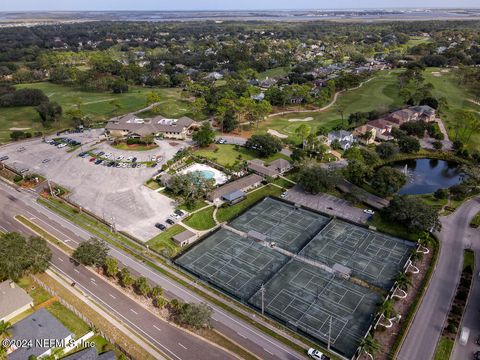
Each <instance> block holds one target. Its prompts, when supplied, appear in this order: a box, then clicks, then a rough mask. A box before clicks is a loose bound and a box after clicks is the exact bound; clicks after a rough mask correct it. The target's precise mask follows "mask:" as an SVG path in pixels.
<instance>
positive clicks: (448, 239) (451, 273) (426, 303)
mask: <svg viewBox="0 0 480 360" xmlns="http://www.w3.org/2000/svg"><path fill="white" fill-rule="evenodd" d="M478 211H480V198H479V197H477V198H476V199H472V200H470V201H467V202H466V203H464V204H463V205H462V206H460V207H459V208H458V209H457V210H456V211H455V212H454V213H453V214H451V215H449V216H446V217H441V222H442V231H441V232H440V233H439V234H437V235H438V237H439V239H440V244H441V246H440V254H439V258H438V262H437V267H436V269H435V272H434V274H433V276H432V279H431V280H430V285H429V287H428V289H427V291H426V293H425V296H424V298H423V301H422V303H421V304H420V307H419V308H418V310H417V313H416V315H415V318H414V320H413V323H412V325H411V327H410V330H409V332H408V334H407V337H406V338H405V341H404V343H403V345H402V347H401V349H400V352H399V354H398V357H397V358H398V359H399V360H412V359H431V358H432V357H433V354H434V352H435V347H436V345H437V342H438V340H439V338H440V335H441V332H442V329H443V325H444V322H445V319H446V316H447V314H448V311H449V310H450V303H451V301H452V298H453V296H454V293H455V290H456V287H457V283H458V281H459V279H460V271H461V268H462V263H463V250H464V248H466V247H470V246H472V247H473V248H475V249H477V250H479V249H480V235H479V232H478V230H477V231H474V230H473V229H471V228H470V227H469V223H470V219H471V218H472V217H473V216H474V215H475V214H476V213H477V212H478ZM477 256H478V253H477ZM478 260H479V259H478V258H477V264H478ZM475 280H476V281H478V280H477V279H475ZM476 291H478V285H477V286H476V288H475V290H474V293H475V292H476ZM479 299H480V298H479V297H475V298H473V297H471V302H470V303H469V309H468V312H469V314H470V316H472V315H471V313H472V312H474V313H475V316H473V317H472V319H474V321H475V326H474V329H477V330H475V331H473V334H472V336H476V335H478V333H479V331H480V321H479V320H480V319H478V301H479ZM470 307H474V310H471V309H470ZM469 346H471V344H469ZM462 351H464V352H463V353H461V352H462ZM468 351H469V349H465V350H461V351H460V350H459V351H456V352H455V357H454V359H462V360H467V359H470V358H471V356H470V355H468V356H466V357H465V354H468Z"/></svg>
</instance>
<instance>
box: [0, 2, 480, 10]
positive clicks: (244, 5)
mask: <svg viewBox="0 0 480 360" xmlns="http://www.w3.org/2000/svg"><path fill="white" fill-rule="evenodd" d="M396 7H397V8H398V7H403V8H405V7H414V8H419V7H456V8H460V7H467V8H468V7H470V8H479V7H480V1H479V0H403V1H398V0H336V1H331V0H328V1H327V0H295V1H292V0H242V1H239V0H233V1H232V0H174V1H171V0H81V1H79V0H14V1H11V0H0V11H32V10H51V11H53V10H57V11H62V10H65V11H69V10H268V9H342V8H343V9H345V8H347V9H351V8H382V9H385V8H396Z"/></svg>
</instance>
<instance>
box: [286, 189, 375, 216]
mask: <svg viewBox="0 0 480 360" xmlns="http://www.w3.org/2000/svg"><path fill="white" fill-rule="evenodd" d="M285 199H287V200H288V201H291V202H294V203H295V204H299V205H303V206H306V207H309V208H310V209H314V210H318V211H321V212H324V213H326V214H330V215H332V216H338V217H340V218H344V219H347V220H351V221H354V222H356V223H359V224H366V223H367V220H368V219H369V217H370V215H368V214H366V213H364V212H363V210H362V209H359V208H356V207H354V206H352V205H351V204H350V203H349V202H348V201H346V200H343V199H340V198H337V197H335V196H332V195H328V194H318V195H314V194H307V193H306V192H305V191H303V190H302V189H301V188H300V186H298V185H296V186H294V187H293V188H292V189H290V190H288V192H287V194H286V196H285Z"/></svg>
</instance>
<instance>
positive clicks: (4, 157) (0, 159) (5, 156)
mask: <svg viewBox="0 0 480 360" xmlns="http://www.w3.org/2000/svg"><path fill="white" fill-rule="evenodd" d="M8 159H9V157H8V156H7V155H4V156H2V157H0V161H5V160H8Z"/></svg>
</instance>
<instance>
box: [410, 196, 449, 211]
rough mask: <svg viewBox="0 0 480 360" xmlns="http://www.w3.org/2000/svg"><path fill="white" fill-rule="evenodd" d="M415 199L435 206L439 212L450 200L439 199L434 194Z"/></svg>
mask: <svg viewBox="0 0 480 360" xmlns="http://www.w3.org/2000/svg"><path fill="white" fill-rule="evenodd" d="M415 197H417V198H419V199H421V200H422V201H423V202H424V203H426V204H428V205H430V206H433V207H434V208H435V209H437V210H440V209H441V208H442V207H443V206H445V205H447V203H448V199H437V198H436V197H435V196H433V194H424V195H417V196H415Z"/></svg>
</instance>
